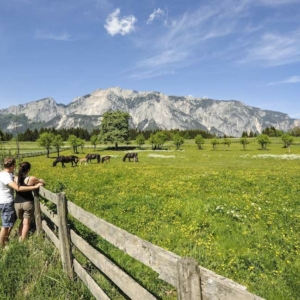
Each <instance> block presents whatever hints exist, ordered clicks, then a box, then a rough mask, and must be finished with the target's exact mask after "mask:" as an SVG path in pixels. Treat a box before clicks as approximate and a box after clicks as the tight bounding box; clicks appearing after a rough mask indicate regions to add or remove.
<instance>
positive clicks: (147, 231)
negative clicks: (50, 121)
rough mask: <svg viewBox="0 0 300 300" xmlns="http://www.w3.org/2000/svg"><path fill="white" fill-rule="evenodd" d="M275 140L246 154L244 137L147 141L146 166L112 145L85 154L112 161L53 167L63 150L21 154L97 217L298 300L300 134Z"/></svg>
mask: <svg viewBox="0 0 300 300" xmlns="http://www.w3.org/2000/svg"><path fill="white" fill-rule="evenodd" d="M271 140H272V143H271V144H269V145H268V146H267V149H266V150H261V149H260V145H259V144H258V143H257V142H256V140H255V139H252V140H251V139H249V141H250V143H249V144H248V145H247V148H246V149H245V150H244V149H243V147H242V145H241V144H240V143H239V139H236V140H235V139H232V143H231V145H230V147H227V146H224V145H221V144H220V145H219V146H218V148H217V150H213V147H212V145H211V143H210V141H209V140H206V141H205V144H204V145H203V150H198V149H197V145H196V144H195V142H194V140H185V143H184V144H183V145H182V146H181V149H180V150H175V146H174V145H173V144H172V143H171V142H170V143H169V144H167V145H165V146H166V147H167V148H169V150H164V151H154V150H151V147H150V145H144V146H143V147H142V149H141V150H137V152H138V155H139V162H138V163H134V162H128V161H126V162H123V161H122V158H123V156H124V154H125V153H126V152H124V151H112V150H106V149H105V147H104V145H102V146H101V147H99V146H98V147H97V149H96V151H95V150H94V149H93V148H89V149H87V148H84V149H83V151H82V152H80V153H79V154H77V155H78V156H79V157H85V155H86V154H87V153H93V152H94V153H95V152H97V153H99V154H100V155H111V161H110V163H104V164H97V163H96V162H95V161H92V163H91V164H89V165H88V166H84V165H80V166H78V167H71V165H70V164H66V168H62V167H61V165H60V163H59V164H57V166H56V167H52V162H53V160H54V158H55V156H56V154H55V153H52V154H51V155H50V158H46V156H38V157H30V158H28V159H23V160H28V161H30V162H31V163H32V170H31V173H32V174H33V175H36V176H38V177H40V178H43V179H44V180H45V181H46V183H47V185H46V188H47V189H49V190H51V191H54V192H55V191H61V190H63V191H64V192H65V193H66V195H67V199H68V200H70V201H72V202H74V203H75V204H77V205H79V206H81V207H82V208H84V209H85V210H87V211H89V212H91V213H93V214H95V215H96V216H98V217H100V218H102V219H105V220H106V221H108V222H110V223H112V224H114V225H116V226H118V227H120V228H122V229H124V230H126V231H128V232H130V233H132V234H135V235H137V236H139V237H140V238H143V239H145V240H147V241H149V242H151V243H153V244H156V245H158V246H160V247H162V248H164V249H167V250H169V251H171V252H174V253H176V254H177V255H180V256H187V257H192V258H194V259H196V260H197V261H198V262H199V264H200V265H201V266H203V267H205V268H208V269H210V270H212V271H214V272H216V273H218V274H220V275H222V276H225V277H228V278H230V279H232V280H234V281H236V282H238V283H240V284H242V285H245V286H246V287H247V289H248V291H250V292H252V293H254V294H257V295H259V296H261V297H263V298H266V299H274V300H275V299H276V300H278V299H282V300H283V299H284V300H285V299H299V295H300V275H299V274H300V259H299V256H300V238H299V237H300V234H299V232H300V193H299V192H300V187H299V165H300V140H299V141H298V140H295V143H294V144H293V145H292V146H291V149H290V151H288V149H286V148H283V144H282V142H281V140H280V139H279V138H278V139H275V138H274V139H271ZM22 148H23V145H22V144H21V149H22ZM25 152H26V151H25ZM62 154H63V155H69V154H72V153H71V152H70V150H67V151H64V152H63V153H62ZM74 226H75V225H74ZM80 230H82V232H83V235H86V237H87V239H88V238H91V241H90V242H91V243H92V244H94V245H95V246H96V247H97V248H99V249H101V251H102V252H106V253H107V254H108V255H109V256H110V257H111V258H112V259H113V260H114V261H115V262H116V263H117V264H120V265H121V267H124V268H125V267H128V268H129V272H131V273H132V276H133V277H136V278H139V281H140V282H141V283H142V284H143V285H144V286H145V287H146V288H148V289H149V290H153V292H154V294H155V295H157V297H158V298H160V299H171V298H172V297H173V298H174V299H175V298H176V296H174V294H173V296H172V293H170V292H169V290H170V287H164V286H163V284H162V283H161V282H160V283H159V284H157V285H156V286H153V284H152V283H151V280H152V277H153V276H154V275H153V274H151V273H149V272H148V271H147V270H146V271H144V270H142V268H141V267H139V266H136V265H135V263H134V262H132V260H130V259H129V258H121V254H120V253H119V252H118V251H115V250H113V249H111V247H109V245H107V244H106V243H105V242H104V241H101V240H98V239H96V238H95V237H94V236H93V235H92V234H89V233H86V231H85V229H82V228H80V226H78V231H80ZM141 274H144V275H143V276H141ZM99 281H102V279H99ZM112 297H113V296H112ZM113 298H114V299H117V297H113ZM173 298H172V299H173ZM120 299H123V298H120Z"/></svg>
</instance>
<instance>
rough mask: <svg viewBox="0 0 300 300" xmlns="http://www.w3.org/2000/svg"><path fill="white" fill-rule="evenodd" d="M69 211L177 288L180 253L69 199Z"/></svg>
mask: <svg viewBox="0 0 300 300" xmlns="http://www.w3.org/2000/svg"><path fill="white" fill-rule="evenodd" d="M68 212H69V213H70V214H71V215H73V216H74V217H75V218H76V219H78V220H79V221H80V222H82V223H83V224H84V225H86V226H87V227H89V228H90V229H91V230H92V231H94V232H95V233H97V234H99V235H100V236H101V237H102V238H104V239H105V240H107V241H108V242H110V243H111V244H112V245H114V246H116V247H117V248H119V249H120V250H122V251H124V252H125V253H127V254H129V255H130V256H131V257H133V258H135V259H137V260H138V261H140V262H142V263H143V264H145V265H146V266H148V267H150V268H152V269H153V270H154V271H156V272H157V273H158V274H159V278H161V279H162V280H164V281H166V282H168V283H170V284H171V285H173V286H174V287H176V288H177V261H178V259H179V258H180V257H179V256H178V255H176V254H174V253H172V252H169V251H167V250H165V249H163V248H160V247H158V246H156V245H153V244H151V243H150V242H148V241H145V240H142V239H141V238H139V237H137V236H135V235H133V234H130V233H128V232H126V231H125V230H123V229H121V228H118V227H117V226H115V225H112V224H110V223H108V222H106V221H104V220H102V219H100V218H98V217H96V216H95V215H93V214H91V213H89V212H87V211H85V210H83V209H82V208H80V207H79V206H77V205H75V204H74V203H72V202H70V201H68Z"/></svg>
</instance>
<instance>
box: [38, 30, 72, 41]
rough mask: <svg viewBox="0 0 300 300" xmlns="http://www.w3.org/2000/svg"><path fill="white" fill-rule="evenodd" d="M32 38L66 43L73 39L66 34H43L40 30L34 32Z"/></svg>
mask: <svg viewBox="0 0 300 300" xmlns="http://www.w3.org/2000/svg"><path fill="white" fill-rule="evenodd" d="M34 38H36V39H44V40H56V41H67V42H70V41H73V40H74V39H73V38H71V35H70V34H69V33H67V32H62V33H59V34H55V33H52V32H45V31H41V30H37V31H36V33H35V35H34Z"/></svg>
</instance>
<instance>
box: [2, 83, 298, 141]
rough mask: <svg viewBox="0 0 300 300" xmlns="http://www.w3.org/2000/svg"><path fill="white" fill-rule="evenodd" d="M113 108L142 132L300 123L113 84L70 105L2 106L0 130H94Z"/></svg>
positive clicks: (230, 132)
mask: <svg viewBox="0 0 300 300" xmlns="http://www.w3.org/2000/svg"><path fill="white" fill-rule="evenodd" d="M109 110H111V111H114V110H121V111H124V112H128V113H129V114H130V116H131V119H130V127H131V128H136V129H138V130H154V129H180V130H186V129H201V130H204V131H208V132H210V133H214V134H216V135H217V136H223V135H227V136H233V137H240V136H241V135H242V133H243V132H245V131H246V132H248V133H249V132H250V131H252V132H253V133H258V134H259V133H261V132H262V130H263V129H264V128H266V127H275V128H276V129H280V130H283V131H289V130H291V129H292V128H294V127H296V126H300V120H298V119H292V118H290V117H289V116H288V115H287V114H285V113H281V112H277V111H271V110H262V109H260V108H257V107H252V106H248V105H245V104H243V103H242V102H241V101H236V100H226V101H225V100H214V99H208V98H194V97H190V96H187V97H182V96H167V95H165V94H162V93H160V92H138V91H134V90H124V89H121V88H120V87H114V88H108V89H99V90H96V91H94V92H92V93H91V94H88V95H85V96H81V97H77V98H75V99H74V100H73V101H72V102H71V103H69V104H68V105H64V104H58V103H56V101H55V100H54V99H53V98H44V99H41V100H37V101H32V102H29V103H26V104H20V105H18V106H10V107H8V108H5V109H1V110H0V128H1V130H2V131H4V132H11V133H14V132H15V131H16V130H18V132H22V131H24V130H26V129H27V128H29V129H35V128H37V129H40V128H42V127H54V128H56V129H60V128H72V127H82V128H86V129H88V130H92V129H94V128H99V125H100V123H101V119H102V115H103V114H104V113H105V112H106V111H109Z"/></svg>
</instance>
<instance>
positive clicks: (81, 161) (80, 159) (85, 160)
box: [79, 157, 88, 166]
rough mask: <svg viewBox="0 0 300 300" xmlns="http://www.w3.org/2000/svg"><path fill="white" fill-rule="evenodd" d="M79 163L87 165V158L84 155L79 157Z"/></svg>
mask: <svg viewBox="0 0 300 300" xmlns="http://www.w3.org/2000/svg"><path fill="white" fill-rule="evenodd" d="M79 163H80V165H81V164H83V163H84V165H85V166H87V164H88V160H87V158H86V157H84V158H79Z"/></svg>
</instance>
